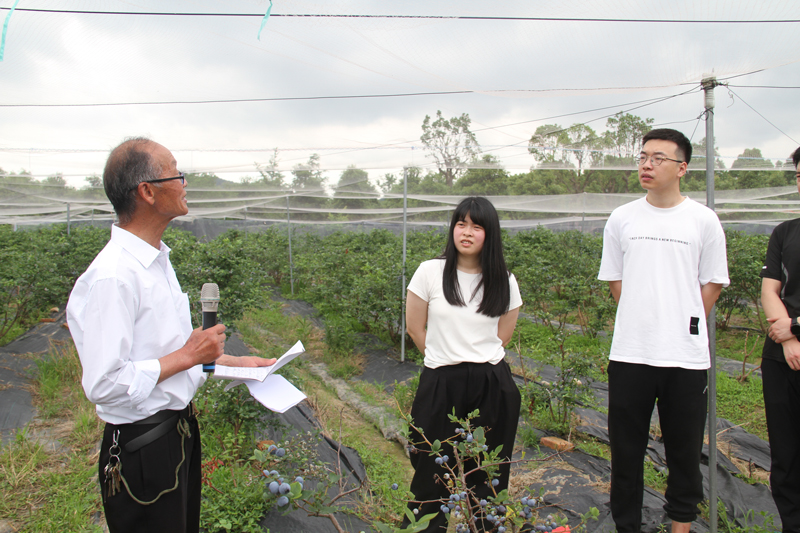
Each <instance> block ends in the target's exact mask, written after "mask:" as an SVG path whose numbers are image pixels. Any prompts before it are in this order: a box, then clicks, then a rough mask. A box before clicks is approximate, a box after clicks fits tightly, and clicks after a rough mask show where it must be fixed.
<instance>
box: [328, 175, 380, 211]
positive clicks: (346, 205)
mask: <svg viewBox="0 0 800 533" xmlns="http://www.w3.org/2000/svg"><path fill="white" fill-rule="evenodd" d="M377 195H378V190H377V189H376V188H375V185H373V184H372V183H371V182H370V181H369V174H368V173H367V171H366V170H362V169H360V168H356V167H355V166H354V165H350V166H349V167H347V168H346V169H345V170H344V171H342V175H341V176H339V182H338V183H337V184H336V186H335V187H334V193H333V207H335V208H336V209H367V208H369V207H378V205H379V203H378V200H377Z"/></svg>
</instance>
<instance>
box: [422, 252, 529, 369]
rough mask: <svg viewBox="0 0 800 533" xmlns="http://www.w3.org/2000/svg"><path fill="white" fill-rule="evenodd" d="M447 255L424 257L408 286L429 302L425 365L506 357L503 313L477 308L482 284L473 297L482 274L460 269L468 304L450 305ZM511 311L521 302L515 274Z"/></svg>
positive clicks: (511, 282) (495, 360) (510, 280)
mask: <svg viewBox="0 0 800 533" xmlns="http://www.w3.org/2000/svg"><path fill="white" fill-rule="evenodd" d="M443 271H444V259H431V260H430V261H425V262H423V263H422V264H421V265H419V268H418V269H417V271H416V272H415V273H414V276H413V277H412V278H411V282H410V283H409V284H408V290H410V291H411V292H413V293H414V294H416V295H417V296H419V297H420V298H422V299H423V300H425V301H426V302H428V331H427V334H426V336H425V366H426V367H428V368H437V367H440V366H445V365H457V364H459V363H490V364H493V365H496V364H497V363H499V362H500V361H502V360H503V357H504V356H505V349H504V348H503V343H502V341H501V340H500V337H498V336H497V324H498V322H499V321H500V317H490V316H486V315H484V314H481V313H479V312H478V306H479V305H480V303H481V299H482V298H483V288H481V290H479V291H478V293H477V294H475V297H474V298H472V299H471V300H470V297H471V296H472V291H473V290H475V287H476V286H477V284H478V283H479V281H480V278H481V274H467V273H466V272H461V271H457V272H458V285H459V288H460V289H461V298H462V299H463V300H464V302H467V305H466V306H465V307H459V306H455V305H450V304H449V303H448V302H447V299H445V297H444V290H443V288H442V273H443ZM508 285H509V290H510V296H511V298H510V302H509V306H508V309H509V311H511V310H513V309H516V308H517V307H520V306H521V305H522V297H521V296H520V294H519V285H517V280H516V278H514V275H513V274H509V276H508Z"/></svg>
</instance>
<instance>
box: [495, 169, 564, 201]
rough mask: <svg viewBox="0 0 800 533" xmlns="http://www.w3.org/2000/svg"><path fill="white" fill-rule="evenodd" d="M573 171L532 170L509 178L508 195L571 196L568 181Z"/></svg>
mask: <svg viewBox="0 0 800 533" xmlns="http://www.w3.org/2000/svg"><path fill="white" fill-rule="evenodd" d="M572 172H573V171H571V170H556V169H532V170H531V171H530V172H526V173H524V174H515V175H513V176H511V177H510V178H509V184H508V194H513V195H521V196H523V195H547V194H569V193H570V190H569V188H568V187H567V185H566V183H567V179H568V176H569V175H570V174H572Z"/></svg>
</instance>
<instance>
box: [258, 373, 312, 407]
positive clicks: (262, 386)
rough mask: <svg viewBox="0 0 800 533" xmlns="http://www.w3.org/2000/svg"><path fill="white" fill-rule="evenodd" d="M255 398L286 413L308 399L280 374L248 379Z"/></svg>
mask: <svg viewBox="0 0 800 533" xmlns="http://www.w3.org/2000/svg"><path fill="white" fill-rule="evenodd" d="M245 385H247V388H248V389H250V394H252V396H253V398H255V399H256V400H258V401H259V402H261V404H262V405H263V406H264V407H266V408H267V409H269V410H270V411H275V412H276V413H285V412H286V411H288V410H289V409H291V408H292V407H294V406H295V405H297V404H298V403H300V402H302V401H303V400H305V399H306V395H305V394H303V393H302V392H301V391H300V390H298V389H297V387H295V386H294V385H292V384H291V383H289V382H288V381H287V380H286V378H285V377H283V376H281V375H280V374H275V375H273V376H269V377H268V378H267V379H265V380H264V381H246V382H245Z"/></svg>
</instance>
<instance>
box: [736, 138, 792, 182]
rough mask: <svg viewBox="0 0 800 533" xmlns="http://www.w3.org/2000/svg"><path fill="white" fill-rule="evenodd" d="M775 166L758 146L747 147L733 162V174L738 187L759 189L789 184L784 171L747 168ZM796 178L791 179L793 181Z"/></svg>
mask: <svg viewBox="0 0 800 533" xmlns="http://www.w3.org/2000/svg"><path fill="white" fill-rule="evenodd" d="M767 168H775V165H773V164H772V161H770V160H769V159H766V158H765V157H764V156H763V155H761V150H760V149H758V148H746V149H745V150H744V152H742V153H741V154H739V156H738V157H737V158H736V160H735V161H734V162H733V164H731V174H733V175H734V176H735V177H736V180H737V182H738V188H740V189H758V188H761V187H780V186H783V185H787V179H786V175H785V173H783V172H774V171H770V170H745V169H767ZM793 181H794V180H791V181H789V183H792V182H793Z"/></svg>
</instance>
